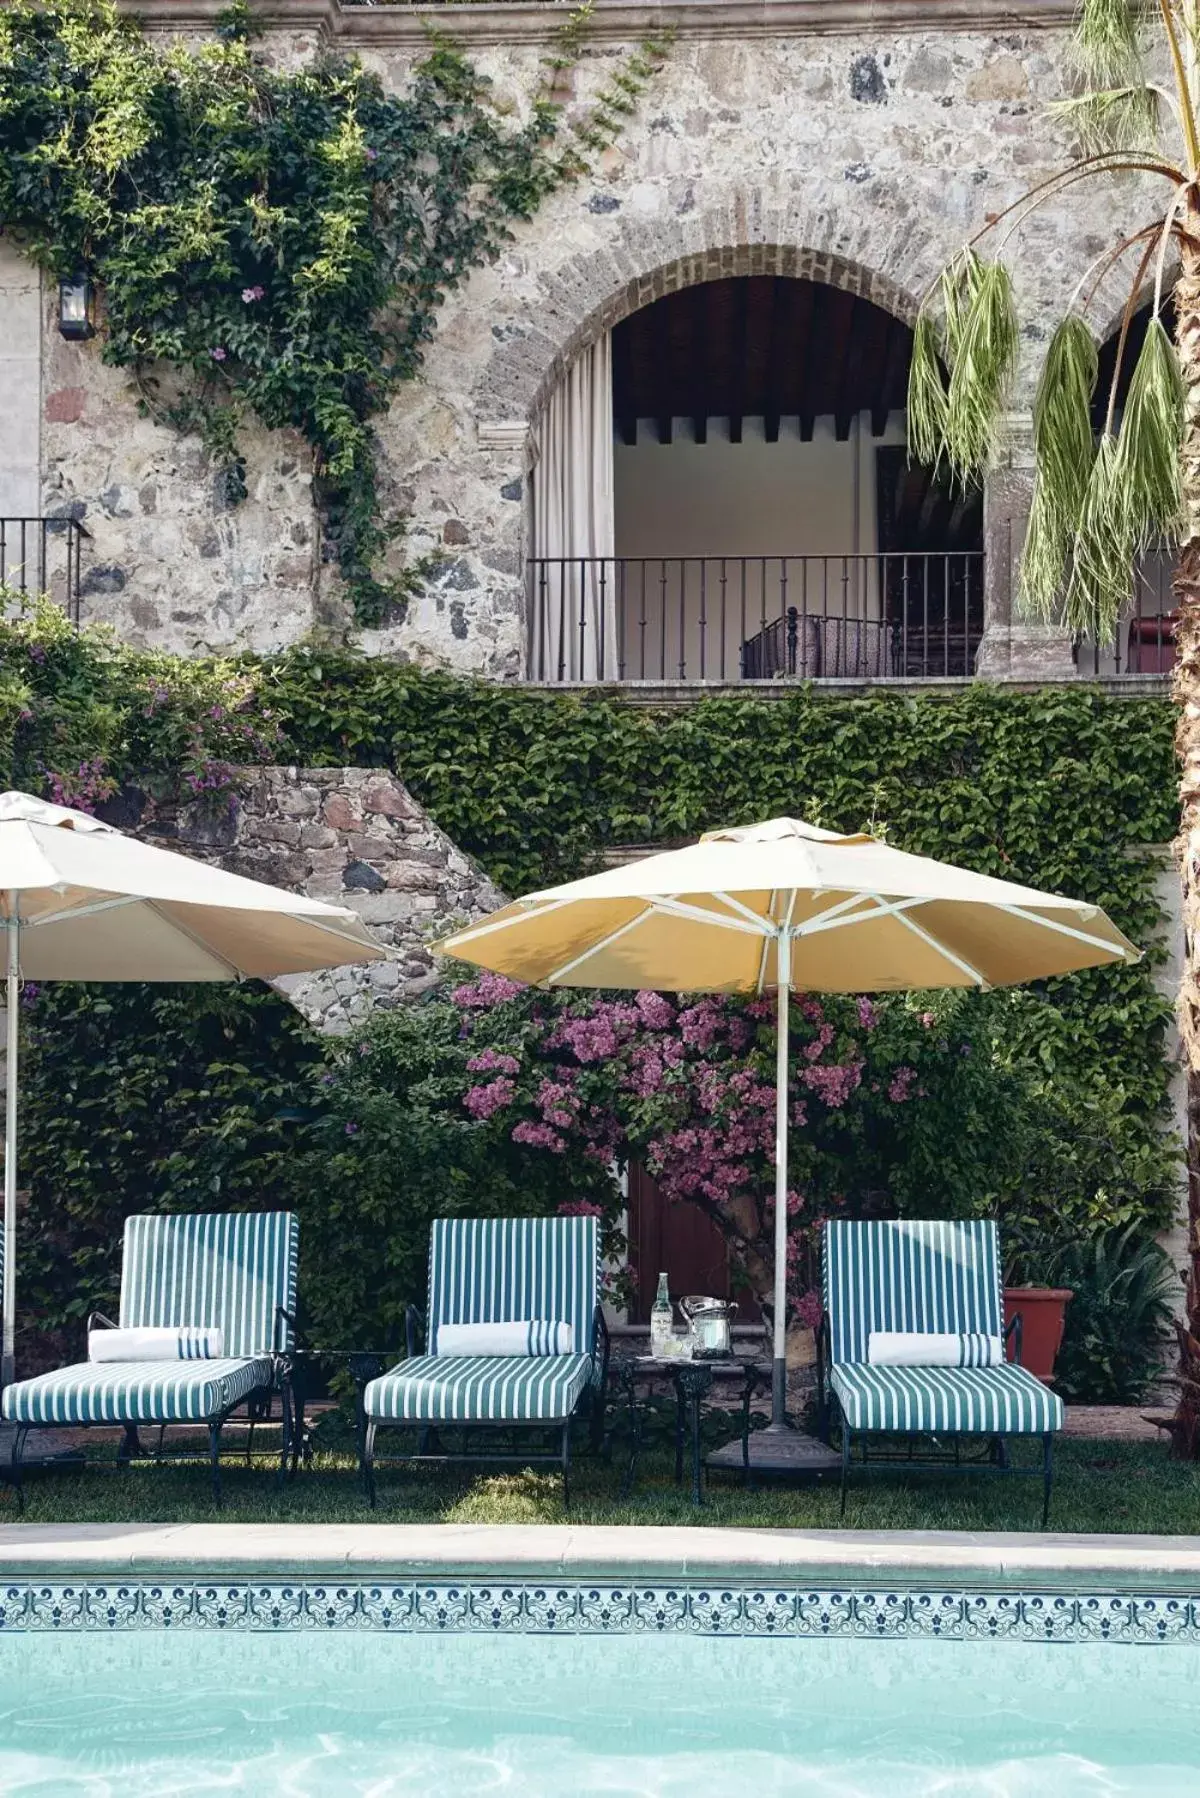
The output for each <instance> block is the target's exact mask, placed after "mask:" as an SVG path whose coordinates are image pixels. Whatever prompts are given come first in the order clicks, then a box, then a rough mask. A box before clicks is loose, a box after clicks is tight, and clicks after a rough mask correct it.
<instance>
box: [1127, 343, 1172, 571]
mask: <svg viewBox="0 0 1200 1798" xmlns="http://www.w3.org/2000/svg"><path fill="white" fill-rule="evenodd" d="M1183 415H1184V389H1183V376H1182V374H1181V373H1180V369H1179V358H1178V357H1177V356H1176V354H1175V349H1174V346H1173V344H1172V343H1171V339H1170V337H1169V336H1168V335H1167V332H1166V330H1165V328H1164V326H1163V323H1162V320H1161V319H1159V318H1154V319H1151V321H1150V324H1149V325H1148V327H1147V329H1146V336H1145V341H1144V342H1143V344H1142V350H1141V354H1140V355H1139V357H1138V359H1137V364H1136V366H1135V368H1134V371H1133V376H1132V378H1131V380H1130V383H1129V396H1128V398H1127V399H1126V401H1125V413H1124V417H1123V418H1122V420H1121V435H1120V437H1119V438H1118V440H1117V460H1118V465H1119V469H1120V472H1121V476H1122V479H1123V483H1124V486H1125V489H1126V492H1127V494H1128V496H1129V497H1128V503H1129V508H1130V513H1131V517H1132V522H1133V528H1134V531H1135V533H1136V536H1137V541H1138V546H1139V548H1144V547H1145V546H1146V545H1147V544H1148V543H1150V542H1157V541H1161V540H1162V539H1163V538H1168V539H1169V538H1171V537H1172V536H1173V535H1174V534H1175V532H1176V531H1177V530H1178V529H1179V526H1180V524H1181V522H1182V518H1183V494H1182V491H1181V488H1180V478H1179V446H1180V442H1181V439H1182V436H1183Z"/></svg>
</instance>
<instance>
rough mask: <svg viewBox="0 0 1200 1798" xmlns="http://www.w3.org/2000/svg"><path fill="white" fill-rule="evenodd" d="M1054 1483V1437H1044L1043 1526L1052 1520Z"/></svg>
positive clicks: (1047, 1435)
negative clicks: (1051, 1489) (1051, 1497)
mask: <svg viewBox="0 0 1200 1798" xmlns="http://www.w3.org/2000/svg"><path fill="white" fill-rule="evenodd" d="M1053 1483H1054V1437H1053V1436H1052V1435H1051V1434H1050V1432H1049V1431H1047V1432H1046V1434H1045V1435H1044V1436H1043V1437H1042V1528H1043V1529H1045V1527H1046V1525H1047V1524H1048V1523H1049V1521H1050V1488H1051V1486H1052V1485H1053Z"/></svg>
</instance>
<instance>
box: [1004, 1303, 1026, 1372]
mask: <svg viewBox="0 0 1200 1798" xmlns="http://www.w3.org/2000/svg"><path fill="white" fill-rule="evenodd" d="M1021 1333H1022V1323H1021V1313H1020V1312H1019V1311H1018V1312H1016V1313H1015V1315H1014V1316H1013V1317H1011V1318H1010V1319H1009V1321H1008V1327H1007V1329H1006V1330H1005V1332H1004V1341H1005V1345H1006V1346H1007V1343H1008V1339H1009V1337H1010V1336H1011V1337H1012V1339H1013V1365H1014V1366H1015V1367H1020V1365H1021Z"/></svg>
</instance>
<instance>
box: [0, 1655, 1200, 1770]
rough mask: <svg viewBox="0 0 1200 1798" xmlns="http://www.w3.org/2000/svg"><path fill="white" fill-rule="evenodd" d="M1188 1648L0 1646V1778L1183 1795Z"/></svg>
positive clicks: (1188, 1745) (1194, 1684) (1191, 1665)
mask: <svg viewBox="0 0 1200 1798" xmlns="http://www.w3.org/2000/svg"><path fill="white" fill-rule="evenodd" d="M1198 1693H1200V1645H1197V1644H1196V1643H1193V1642H1185V1643H1173V1644H1167V1645H1159V1646H1156V1647H1153V1648H1146V1649H1138V1648H1132V1647H1129V1646H1126V1645H1117V1644H1114V1643H1112V1642H1108V1641H1097V1642H1093V1643H1086V1642H1071V1643H1061V1642H1058V1643H1056V1642H1036V1641H1033V1642H1030V1641H1018V1640H1006V1641H986V1640H977V1641H953V1640H937V1639H925V1640H915V1639H909V1640H888V1639H883V1640H878V1639H875V1640H872V1639H869V1638H853V1637H843V1636H833V1637H808V1638H797V1637H789V1638H785V1639H767V1638H764V1637H761V1636H758V1637H752V1636H733V1637H729V1638H721V1637H712V1636H703V1635H700V1636H696V1635H687V1634H682V1633H679V1632H667V1633H661V1634H660V1633H657V1632H642V1633H640V1634H634V1635H631V1634H622V1635H617V1636H608V1635H603V1634H595V1635H579V1634H571V1635H566V1636H556V1635H547V1634H516V1635H513V1634H505V1633H494V1634H467V1633H453V1634H448V1635H438V1634H412V1633H404V1634H390V1633H386V1632H382V1631H377V1630H376V1631H362V1630H355V1631H350V1632H345V1633H342V1632H338V1631H331V1632H324V1631H316V1630H308V1631H306V1632H304V1633H299V1634H295V1633H293V1634H287V1633H269V1634H264V1633H260V1632H251V1631H249V1630H242V1631H237V1632H233V1633H230V1632H225V1631H222V1632H218V1631H207V1632H206V1631H200V1630H165V1631H164V1630H158V1629H156V1630H153V1631H150V1630H132V1631H118V1632H115V1633H112V1634H107V1633H106V1634H97V1633H95V1632H94V1631H91V1630H88V1631H76V1632H72V1633H69V1634H63V1633H53V1634H51V1633H34V1632H19V1633H15V1634H13V1635H11V1636H5V1637H0V1790H3V1792H4V1793H5V1794H11V1793H21V1794H32V1793H37V1794H49V1793H54V1794H58V1793H64V1794H70V1793H80V1794H88V1795H89V1798H109V1795H110V1794H111V1795H112V1798H118V1795H119V1798H143V1795H147V1794H151V1793H153V1794H156V1798H157V1795H159V1794H174V1793H187V1794H193V1793H194V1794H199V1793H210V1792H228V1791H233V1792H240V1793H254V1794H268V1793H287V1794H295V1795H307V1794H310V1793H311V1794H318V1793H319V1794H322V1795H325V1794H341V1793H356V1794H365V1793H369V1794H371V1795H372V1798H385V1795H387V1794H393V1793H398V1794H399V1793H402V1794H409V1793H437V1794H446V1795H448V1798H475V1795H476V1794H484V1793H487V1794H493V1793H499V1792H503V1793H504V1794H505V1795H506V1798H549V1795H550V1794H554V1798H571V1795H573V1794H601V1793H602V1794H605V1798H631V1795H632V1794H652V1795H653V1798H683V1795H684V1794H687V1795H688V1798H693V1795H694V1794H704V1795H705V1798H714V1795H717V1798H720V1795H724V1794H742V1793H746V1792H753V1793H754V1794H755V1798H777V1795H778V1798H782V1795H783V1794H789V1795H790V1794H797V1793H799V1794H808V1793H812V1794H838V1798H846V1795H849V1794H859V1793H864V1794H871V1795H873V1798H874V1795H877V1794H886V1795H887V1798H916V1795H917V1794H920V1795H921V1798H925V1795H926V1794H930V1793H937V1794H940V1795H942V1798H960V1795H966V1794H978V1793H983V1792H986V1793H989V1794H997V1795H999V1794H1004V1795H1005V1798H1026V1795H1032V1794H1054V1795H1055V1798H1059V1795H1061V1798H1076V1795H1077V1794H1078V1795H1083V1794H1089V1795H1090V1794H1100V1793H1104V1794H1115V1793H1120V1794H1124V1793H1150V1792H1153V1793H1155V1794H1156V1795H1158V1798H1174V1795H1175V1794H1180V1795H1182V1794H1183V1793H1185V1792H1187V1793H1188V1794H1189V1795H1190V1794H1192V1793H1194V1790H1195V1777H1196V1776H1195V1771H1194V1769H1195V1763H1196V1739H1197V1735H1196V1726H1197V1704H1198V1698H1197V1694H1198Z"/></svg>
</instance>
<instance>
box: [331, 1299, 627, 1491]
mask: <svg viewBox="0 0 1200 1798" xmlns="http://www.w3.org/2000/svg"><path fill="white" fill-rule="evenodd" d="M593 1327H594V1330H595V1336H596V1344H597V1346H598V1349H599V1353H600V1378H599V1380H594V1379H593V1380H589V1381H588V1383H587V1385H586V1386H585V1387H584V1389H583V1391H582V1392H581V1393H580V1394H579V1397H578V1398H577V1399H576V1401H575V1406H574V1409H573V1410H572V1412H571V1415H570V1416H569V1417H566V1418H563V1419H561V1420H560V1419H557V1418H554V1419H542V1420H536V1421H534V1420H531V1421H530V1422H527V1423H526V1422H520V1421H515V1422H514V1421H512V1420H497V1421H491V1420H489V1419H487V1418H480V1419H479V1420H478V1421H475V1420H471V1421H457V1420H456V1421H454V1422H450V1423H440V1422H439V1423H436V1424H434V1423H421V1422H417V1421H415V1420H407V1419H406V1420H399V1419H397V1420H395V1421H393V1420H392V1419H391V1418H379V1419H375V1418H370V1417H367V1416H366V1413H365V1409H364V1406H363V1394H364V1392H365V1389H366V1385H367V1379H368V1378H370V1377H373V1375H367V1376H366V1377H363V1376H364V1373H365V1370H360V1371H359V1372H358V1373H357V1374H356V1376H355V1377H356V1385H357V1387H358V1409H359V1416H360V1418H361V1420H362V1422H361V1443H362V1447H361V1450H360V1456H359V1472H360V1475H361V1478H362V1482H363V1487H364V1489H365V1491H366V1494H367V1498H368V1499H369V1501H370V1505H371V1509H372V1510H374V1509H375V1505H376V1490H375V1469H376V1466H384V1467H416V1466H424V1467H439V1466H441V1467H445V1466H453V1465H456V1464H457V1465H462V1466H488V1467H556V1468H558V1469H559V1470H560V1471H561V1473H562V1482H563V1505H564V1507H565V1508H569V1507H570V1503H571V1425H572V1424H573V1423H574V1422H575V1420H576V1418H578V1417H579V1416H580V1415H582V1414H583V1413H585V1412H587V1413H588V1414H589V1418H590V1436H591V1446H592V1448H593V1449H595V1450H597V1451H599V1450H600V1449H601V1448H602V1447H603V1443H604V1408H605V1402H606V1397H607V1389H608V1358H609V1336H608V1325H607V1324H606V1323H605V1321H604V1312H603V1310H602V1309H601V1307H600V1306H599V1305H597V1306H596V1309H595V1312H594V1313H593ZM424 1330H425V1318H424V1315H423V1313H422V1312H421V1311H420V1310H419V1309H418V1307H417V1306H416V1305H409V1306H408V1308H407V1310H406V1312H405V1318H404V1334H405V1348H406V1354H407V1358H408V1359H409V1360H410V1361H411V1360H414V1359H415V1358H416V1356H417V1354H418V1353H419V1342H420V1338H421V1336H422V1335H423V1334H424ZM596 1353H597V1348H593V1350H592V1360H593V1363H594V1362H595V1358H596ZM402 1365H403V1364H402ZM351 1371H352V1372H354V1369H353V1368H352V1369H351ZM381 1429H383V1430H415V1431H416V1435H417V1448H416V1452H415V1453H413V1454H407V1455H406V1454H388V1455H385V1456H377V1455H376V1453H375V1443H376V1438H377V1436H378V1433H379V1431H380V1430H381ZM443 1431H445V1432H451V1431H453V1432H456V1433H458V1434H460V1436H461V1439H462V1442H463V1447H462V1448H461V1449H460V1450H458V1451H452V1450H445V1449H442V1447H441V1446H440V1443H441V1436H442V1432H443ZM479 1431H482V1432H484V1433H485V1434H486V1435H492V1436H495V1435H507V1436H508V1437H509V1438H510V1440H511V1439H512V1437H513V1436H514V1435H518V1434H519V1435H521V1436H524V1435H525V1434H526V1433H529V1434H531V1435H533V1436H535V1437H536V1438H538V1439H543V1438H546V1437H549V1438H550V1439H551V1440H553V1439H555V1438H557V1446H556V1447H555V1448H554V1449H553V1450H548V1451H546V1452H544V1453H541V1454H536V1453H535V1454H530V1453H516V1452H512V1453H508V1454H505V1453H502V1452H497V1451H495V1450H492V1449H488V1450H487V1451H486V1452H483V1453H478V1452H476V1453H473V1452H471V1450H470V1447H469V1443H470V1438H471V1436H472V1434H474V1433H476V1432H479ZM431 1445H432V1446H431Z"/></svg>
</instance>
